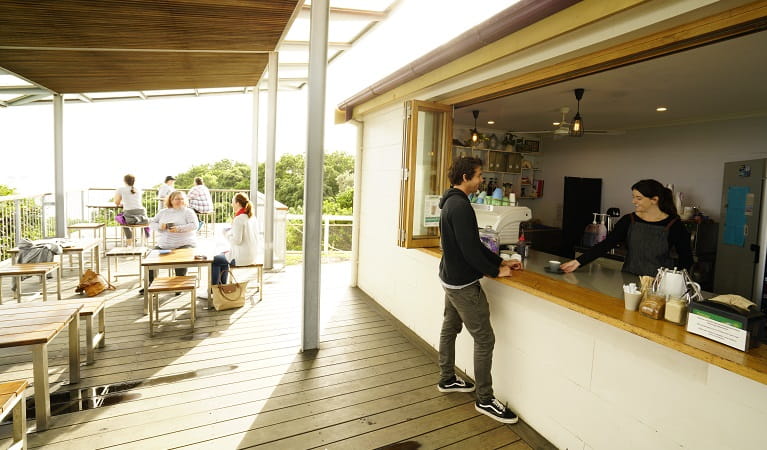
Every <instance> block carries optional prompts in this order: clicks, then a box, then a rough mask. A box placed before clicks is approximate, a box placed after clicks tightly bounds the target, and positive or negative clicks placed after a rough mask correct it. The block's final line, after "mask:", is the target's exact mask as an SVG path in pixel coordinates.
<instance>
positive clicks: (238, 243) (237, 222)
mask: <svg viewBox="0 0 767 450" xmlns="http://www.w3.org/2000/svg"><path fill="white" fill-rule="evenodd" d="M226 238H227V240H228V241H229V244H230V245H231V250H232V251H231V253H230V254H229V260H230V261H231V260H234V262H235V265H236V266H247V265H250V264H255V263H256V262H257V261H256V259H257V254H258V220H256V218H255V217H248V215H247V214H240V215H239V216H237V217H235V218H234V220H232V229H231V230H229V231H228V232H227V233H226Z"/></svg>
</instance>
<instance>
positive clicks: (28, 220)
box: [0, 188, 352, 262]
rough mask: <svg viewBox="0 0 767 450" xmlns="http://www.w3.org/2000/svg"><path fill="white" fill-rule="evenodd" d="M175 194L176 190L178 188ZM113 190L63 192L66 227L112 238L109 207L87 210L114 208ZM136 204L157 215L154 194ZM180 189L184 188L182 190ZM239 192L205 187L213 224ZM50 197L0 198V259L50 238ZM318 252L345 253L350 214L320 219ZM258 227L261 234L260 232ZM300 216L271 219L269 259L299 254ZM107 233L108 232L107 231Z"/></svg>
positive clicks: (225, 218) (228, 213) (282, 213)
mask: <svg viewBox="0 0 767 450" xmlns="http://www.w3.org/2000/svg"><path fill="white" fill-rule="evenodd" d="M180 190H181V189H180ZM114 191H115V190H114V189H113V188H91V189H87V190H85V191H76V192H68V193H67V196H66V198H67V200H66V203H67V217H68V220H67V223H68V224H72V223H77V222H82V221H86V222H100V223H105V224H107V226H108V228H111V232H112V234H114V235H117V234H119V226H118V225H117V224H116V223H115V222H114V217H113V215H114V212H115V210H114V209H107V208H93V207H89V206H95V205H102V206H105V205H110V204H114V200H113V197H114ZM142 191H143V195H142V203H143V204H144V206H145V208H146V209H147V215H148V216H150V217H153V216H154V215H156V214H157V211H158V208H159V205H158V201H157V191H156V190H155V189H153V188H150V189H142ZM182 191H184V190H182ZM241 191H242V190H239V189H211V190H210V193H211V197H212V199H213V206H214V213H215V214H214V220H213V223H214V227H215V224H224V223H228V222H230V221H231V219H232V214H233V211H232V203H231V202H232V197H233V196H234V194H235V193H237V192H241ZM54 200H55V197H54V195H53V194H51V193H44V194H36V195H10V196H4V197H0V261H1V260H5V259H7V258H9V254H8V252H7V250H9V249H11V248H13V247H15V246H16V245H17V243H18V241H19V239H21V238H22V237H23V238H27V239H43V238H47V237H52V236H55V235H56V220H55V202H54ZM258 208H259V211H258V213H257V214H258V216H259V217H260V218H262V220H263V217H264V216H263V205H259V206H258ZM322 220H323V233H322V243H321V245H322V250H323V251H324V252H325V253H327V252H351V242H352V216H336V215H323V216H322ZM263 229H264V227H263V223H262V226H261V230H262V232H263ZM303 232H304V227H303V216H302V215H299V214H287V210H284V209H280V210H279V211H278V214H277V215H275V239H274V251H275V261H277V262H279V261H284V257H285V256H284V255H285V253H286V251H287V252H298V251H301V250H303ZM108 234H109V233H108Z"/></svg>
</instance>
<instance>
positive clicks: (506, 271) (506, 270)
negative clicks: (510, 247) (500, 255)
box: [498, 261, 511, 278]
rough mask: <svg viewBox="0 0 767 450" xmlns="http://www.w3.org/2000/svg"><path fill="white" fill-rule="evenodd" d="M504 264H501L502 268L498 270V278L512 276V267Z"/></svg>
mask: <svg viewBox="0 0 767 450" xmlns="http://www.w3.org/2000/svg"><path fill="white" fill-rule="evenodd" d="M505 262H506V261H504V263H505ZM504 263H501V266H500V267H499V268H498V278H500V277H510V276H511V267H509V266H507V265H506V264H504Z"/></svg>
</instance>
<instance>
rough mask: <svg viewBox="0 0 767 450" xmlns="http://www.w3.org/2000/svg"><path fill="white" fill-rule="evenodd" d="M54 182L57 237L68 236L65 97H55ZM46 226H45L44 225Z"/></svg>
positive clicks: (55, 95) (58, 95)
mask: <svg viewBox="0 0 767 450" xmlns="http://www.w3.org/2000/svg"><path fill="white" fill-rule="evenodd" d="M53 182H54V194H55V196H56V237H60V238H63V237H66V235H67V217H66V213H67V209H66V205H65V204H64V202H65V201H66V195H65V193H64V96H63V95H61V94H54V95H53ZM43 226H45V225H43Z"/></svg>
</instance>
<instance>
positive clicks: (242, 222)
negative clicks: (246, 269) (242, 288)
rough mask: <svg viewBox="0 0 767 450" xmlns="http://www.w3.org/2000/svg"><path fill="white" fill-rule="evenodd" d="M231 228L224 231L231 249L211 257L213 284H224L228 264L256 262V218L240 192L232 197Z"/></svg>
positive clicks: (246, 197)
mask: <svg viewBox="0 0 767 450" xmlns="http://www.w3.org/2000/svg"><path fill="white" fill-rule="evenodd" d="M232 210H233V212H234V219H232V228H230V229H228V230H227V231H226V239H227V240H228V241H229V245H230V248H231V250H230V251H227V252H224V253H221V254H218V255H216V256H215V257H214V258H213V267H212V272H211V276H212V278H213V284H219V283H220V284H226V280H227V275H228V272H229V266H235V267H236V266H248V265H250V264H254V263H255V262H256V252H257V250H258V219H256V218H255V217H253V204H252V203H251V202H250V199H248V196H247V195H246V194H244V193H242V192H240V193H238V194H236V195H235V196H234V198H233V199H232Z"/></svg>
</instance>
